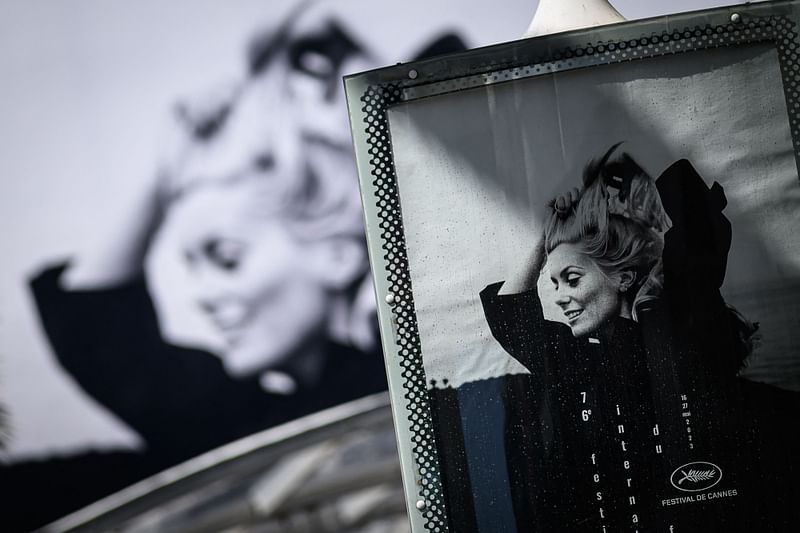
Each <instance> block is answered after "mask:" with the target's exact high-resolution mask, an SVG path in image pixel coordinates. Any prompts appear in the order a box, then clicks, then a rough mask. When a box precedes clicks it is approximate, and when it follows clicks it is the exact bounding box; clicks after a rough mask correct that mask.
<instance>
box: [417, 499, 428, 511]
mask: <svg viewBox="0 0 800 533" xmlns="http://www.w3.org/2000/svg"><path fill="white" fill-rule="evenodd" d="M427 506H428V504H427V503H425V500H417V509H419V510H420V511H424V510H425V508H426V507H427Z"/></svg>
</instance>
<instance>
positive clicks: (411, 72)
mask: <svg viewBox="0 0 800 533" xmlns="http://www.w3.org/2000/svg"><path fill="white" fill-rule="evenodd" d="M418 75H419V74H418V72H417V71H416V70H414V69H413V68H412V69H411V70H409V71H408V77H409V78H411V79H412V80H415V79H417V76H418Z"/></svg>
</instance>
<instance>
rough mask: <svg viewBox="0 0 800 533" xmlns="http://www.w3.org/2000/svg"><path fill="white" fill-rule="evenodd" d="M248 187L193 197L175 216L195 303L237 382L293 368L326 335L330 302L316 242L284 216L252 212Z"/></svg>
mask: <svg viewBox="0 0 800 533" xmlns="http://www.w3.org/2000/svg"><path fill="white" fill-rule="evenodd" d="M252 204H253V201H252V198H251V191H249V190H248V187H246V186H232V187H213V188H209V189H208V190H201V191H196V192H194V193H192V194H191V195H190V196H188V197H187V198H185V199H184V200H182V201H181V202H180V203H179V204H178V205H177V206H175V209H174V210H173V211H172V212H171V213H170V223H171V225H172V226H173V227H175V228H176V229H177V238H178V239H179V241H180V244H181V247H182V250H183V253H184V256H185V259H186V262H187V265H188V269H187V272H188V275H189V278H190V279H188V280H187V281H188V282H189V283H190V284H191V285H192V286H193V291H192V292H193V293H194V294H195V296H196V302H197V305H198V306H199V307H200V309H201V310H202V312H203V313H204V314H205V315H206V316H207V317H208V319H209V321H210V323H211V324H212V325H213V326H214V327H215V329H216V331H217V332H218V333H219V336H220V337H221V340H222V343H223V344H222V346H223V347H222V350H221V353H220V354H219V355H220V357H221V358H222V360H223V363H224V365H225V368H226V370H227V371H228V373H230V374H231V375H233V376H244V375H251V374H255V373H258V372H261V371H264V370H269V369H279V370H291V369H290V368H289V367H287V363H288V364H290V365H291V364H292V363H295V362H297V361H292V359H293V358H295V357H296V356H298V355H301V354H302V352H304V351H305V350H307V348H308V347H309V345H310V343H314V342H320V339H322V338H324V337H323V333H324V332H323V331H322V330H323V328H324V317H325V315H326V314H327V312H328V300H329V297H328V295H327V293H326V289H325V286H324V284H323V282H322V281H321V280H320V279H318V277H317V276H316V275H315V269H314V268H312V266H313V265H312V264H311V263H312V262H313V261H314V257H315V254H314V253H313V247H314V246H315V245H314V243H306V242H302V241H298V240H297V239H296V238H295V237H294V236H293V235H292V234H291V233H290V231H289V229H288V228H287V224H286V222H285V221H284V220H282V218H281V217H280V215H278V214H271V215H266V214H265V215H259V214H257V213H254V212H252V211H253V210H254V208H253V205H252Z"/></svg>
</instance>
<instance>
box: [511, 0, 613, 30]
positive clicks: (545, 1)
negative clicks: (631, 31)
mask: <svg viewBox="0 0 800 533" xmlns="http://www.w3.org/2000/svg"><path fill="white" fill-rule="evenodd" d="M624 20H625V18H624V17H623V16H622V15H620V14H619V11H617V10H616V9H614V8H613V7H612V6H611V4H609V3H608V0H539V6H538V7H537V8H536V13H535V14H534V15H533V20H531V24H530V26H528V31H526V32H525V35H523V37H536V36H538V35H547V34H549V33H559V32H562V31H568V30H577V29H579V28H591V27H593V26H602V25H604V24H613V23H615V22H622V21H624Z"/></svg>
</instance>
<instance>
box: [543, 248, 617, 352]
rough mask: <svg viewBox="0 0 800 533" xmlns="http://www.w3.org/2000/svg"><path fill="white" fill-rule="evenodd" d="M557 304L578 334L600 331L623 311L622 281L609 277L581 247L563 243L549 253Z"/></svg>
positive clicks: (574, 332) (549, 271)
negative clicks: (620, 289) (620, 288)
mask: <svg viewBox="0 0 800 533" xmlns="http://www.w3.org/2000/svg"><path fill="white" fill-rule="evenodd" d="M546 271H547V274H548V275H549V277H550V281H551V284H552V288H553V295H554V301H555V304H556V306H557V307H558V308H559V309H560V310H561V312H562V313H563V316H562V317H559V318H560V321H561V322H564V323H566V324H567V325H568V326H569V327H570V329H572V334H573V335H574V336H575V337H583V336H585V335H588V334H590V333H593V332H596V331H598V330H600V329H601V328H602V327H603V326H604V325H606V324H608V323H609V322H610V321H611V320H612V319H614V318H615V317H617V316H619V315H620V312H621V310H622V302H623V298H622V294H621V293H620V291H619V287H620V283H619V280H616V279H614V278H613V277H608V276H606V275H605V273H603V271H601V270H600V268H599V267H598V266H597V264H596V263H595V262H594V261H593V260H592V259H591V258H590V257H589V256H587V255H586V254H584V253H583V252H582V250H581V248H580V247H579V246H577V245H574V244H560V245H558V246H556V247H555V249H553V251H552V252H550V254H548V256H547V265H546Z"/></svg>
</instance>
